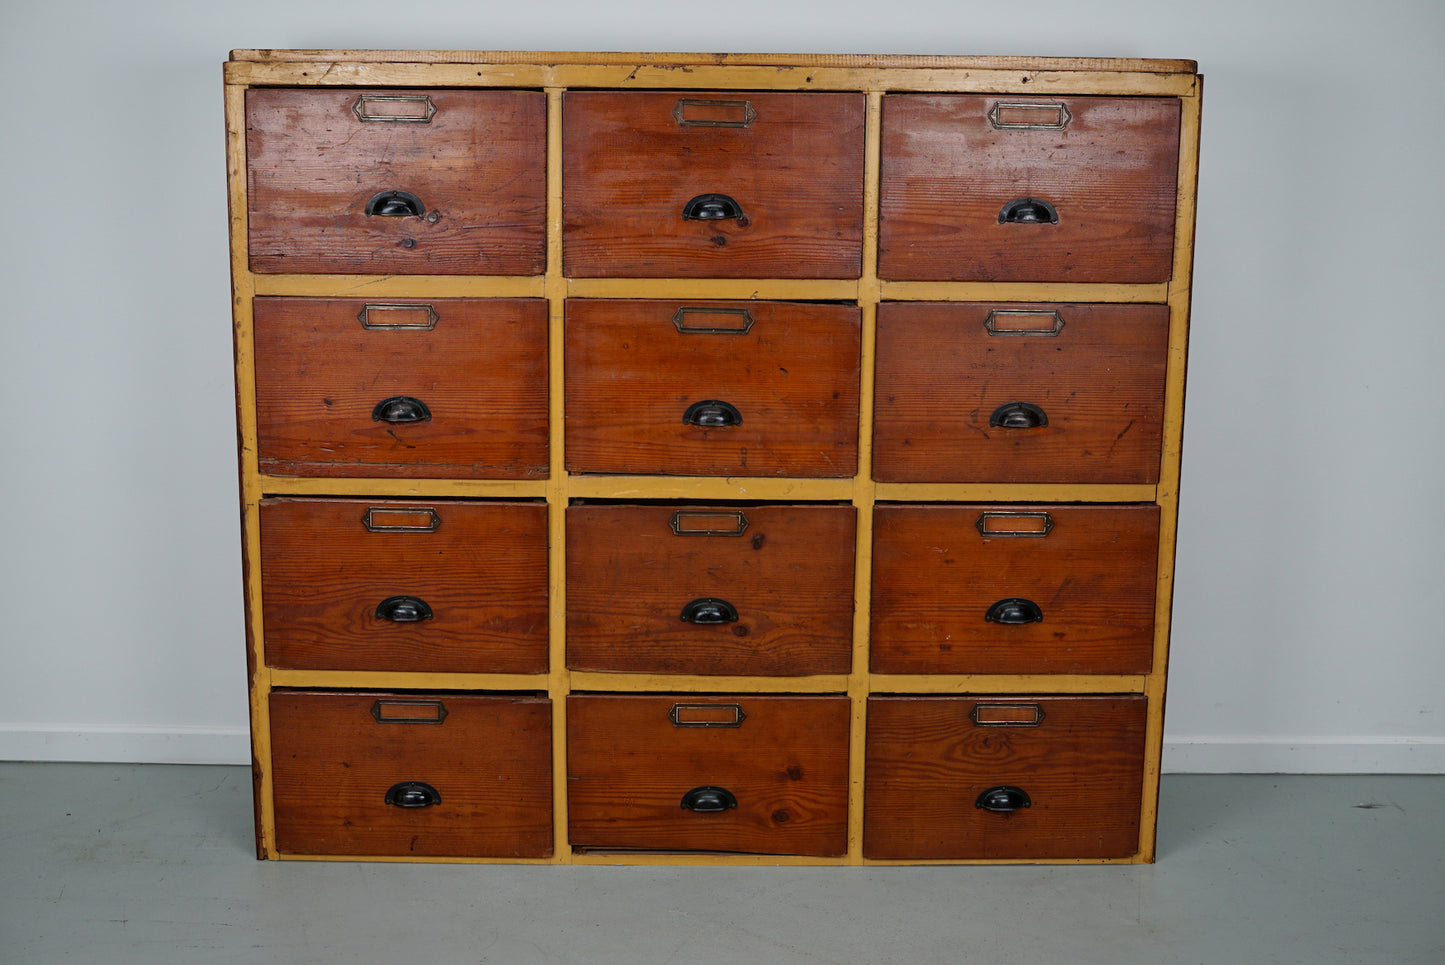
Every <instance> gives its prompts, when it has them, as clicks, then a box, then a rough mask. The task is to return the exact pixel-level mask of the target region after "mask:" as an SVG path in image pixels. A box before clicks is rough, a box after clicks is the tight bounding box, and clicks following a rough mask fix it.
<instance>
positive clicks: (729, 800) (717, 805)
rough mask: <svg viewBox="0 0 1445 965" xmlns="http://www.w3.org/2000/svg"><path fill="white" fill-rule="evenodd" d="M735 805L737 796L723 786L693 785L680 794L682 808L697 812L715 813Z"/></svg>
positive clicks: (727, 809)
mask: <svg viewBox="0 0 1445 965" xmlns="http://www.w3.org/2000/svg"><path fill="white" fill-rule="evenodd" d="M737 806H738V799H737V796H736V795H734V794H733V792H732V791H729V790H728V789H727V788H725V787H713V786H711V785H706V786H704V787H695V788H693V789H692V790H691V791H688V792H687V793H686V794H684V795H683V796H682V809H683V810H684V811H696V812H697V813H699V814H717V813H719V812H722V811H730V810H732V809H733V808H736V807H737Z"/></svg>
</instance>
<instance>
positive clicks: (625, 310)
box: [566, 299, 861, 477]
mask: <svg viewBox="0 0 1445 965" xmlns="http://www.w3.org/2000/svg"><path fill="white" fill-rule="evenodd" d="M860 325H861V320H860V315H859V311H858V308H857V307H856V306H852V305H834V304H826V305H819V304H808V303H798V302H665V301H622V300H616V301H614V300H593V299H574V300H571V301H568V302H567V323H566V373H567V374H566V380H567V385H566V392H567V427H566V433H567V468H568V469H569V470H570V471H572V472H610V473H662V474H668V475H689V476H829V477H839V476H851V475H853V474H854V473H855V472H856V471H857V466H858V366H859V351H860V341H859V340H860Z"/></svg>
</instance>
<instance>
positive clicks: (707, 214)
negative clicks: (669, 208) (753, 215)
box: [682, 194, 747, 224]
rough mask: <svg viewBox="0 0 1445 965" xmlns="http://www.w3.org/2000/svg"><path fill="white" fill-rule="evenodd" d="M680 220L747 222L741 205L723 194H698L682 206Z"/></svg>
mask: <svg viewBox="0 0 1445 965" xmlns="http://www.w3.org/2000/svg"><path fill="white" fill-rule="evenodd" d="M682 220H683V221H736V222H738V223H739V224H746V223H747V221H746V218H745V217H744V215H743V206H742V205H740V204H738V203H737V201H735V200H733V199H732V198H730V197H728V196H727V195H725V194H699V195H698V196H697V197H695V198H693V199H692V200H691V201H689V202H688V203H687V204H685V205H683V206H682Z"/></svg>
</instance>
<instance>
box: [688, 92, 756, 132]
mask: <svg viewBox="0 0 1445 965" xmlns="http://www.w3.org/2000/svg"><path fill="white" fill-rule="evenodd" d="M672 117H673V119H674V120H676V121H677V126H678V127H749V126H751V124H752V123H753V121H755V120H757V117H758V112H757V110H756V109H754V107H753V105H752V103H751V102H750V101H718V100H703V99H700V98H696V97H683V98H680V99H679V100H678V102H677V104H676V106H674V107H673V109H672Z"/></svg>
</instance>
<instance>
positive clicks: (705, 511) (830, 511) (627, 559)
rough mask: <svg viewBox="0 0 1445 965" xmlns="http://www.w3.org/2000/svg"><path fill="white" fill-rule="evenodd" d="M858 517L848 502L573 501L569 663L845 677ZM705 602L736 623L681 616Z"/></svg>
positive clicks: (595, 666) (569, 549) (599, 667)
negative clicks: (718, 603)
mask: <svg viewBox="0 0 1445 965" xmlns="http://www.w3.org/2000/svg"><path fill="white" fill-rule="evenodd" d="M674 521H676V523H677V525H678V527H679V528H681V529H682V530H683V534H682V535H679V534H678V533H677V532H675V531H674V528H673V526H674ZM855 521H856V511H855V510H854V508H853V507H852V506H848V505H811V506H809V505H804V506H797V505H794V506H789V505H772V506H744V507H736V506H726V505H718V506H708V505H688V506H593V505H585V506H572V507H569V508H568V510H567V665H568V666H569V667H571V668H572V669H574V670H610V671H629V672H639V673H669V672H670V673H683V674H749V675H772V674H784V675H806V674H826V673H839V674H841V673H847V672H848V669H849V666H850V664H851V660H850V657H851V654H852V636H853V632H852V631H853V541H854V531H855V528H856V523H855ZM689 527H691V528H692V529H693V530H694V532H688V528H689ZM709 528H710V529H711V530H712V535H701V534H698V533H696V532H695V531H696V530H697V529H709ZM698 599H717V600H722V601H724V602H726V603H727V604H729V605H730V606H732V607H733V608H734V612H735V613H736V619H735V620H734V621H732V622H725V623H716V624H702V625H699V624H696V623H693V622H687V621H685V620H683V619H682V616H681V614H682V613H683V610H684V608H685V607H686V606H687V604H689V603H690V602H692V601H693V600H698Z"/></svg>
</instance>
